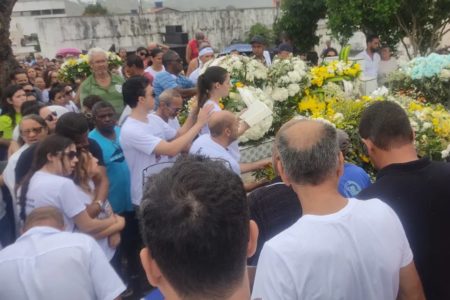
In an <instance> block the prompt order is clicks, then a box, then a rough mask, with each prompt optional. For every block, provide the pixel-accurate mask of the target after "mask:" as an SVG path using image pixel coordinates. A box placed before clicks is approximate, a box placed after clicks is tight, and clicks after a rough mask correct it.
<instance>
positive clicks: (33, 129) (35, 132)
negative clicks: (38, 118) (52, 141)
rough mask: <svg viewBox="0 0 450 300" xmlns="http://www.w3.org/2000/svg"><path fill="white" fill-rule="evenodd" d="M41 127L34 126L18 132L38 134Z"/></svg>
mask: <svg viewBox="0 0 450 300" xmlns="http://www.w3.org/2000/svg"><path fill="white" fill-rule="evenodd" d="M42 129H43V127H42V126H41V127H35V128H30V129H25V130H21V131H20V133H21V134H22V135H30V133H34V134H40V133H41V132H42Z"/></svg>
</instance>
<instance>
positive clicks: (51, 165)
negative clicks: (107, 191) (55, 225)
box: [19, 135, 125, 239]
mask: <svg viewBox="0 0 450 300" xmlns="http://www.w3.org/2000/svg"><path fill="white" fill-rule="evenodd" d="M77 163H78V153H77V150H76V147H75V144H74V143H73V141H72V140H71V139H69V138H66V137H63V136H60V135H51V136H49V137H47V138H46V139H44V140H43V141H42V142H41V143H40V144H39V145H38V147H37V149H36V153H35V156H34V160H33V166H32V168H31V170H30V172H29V173H28V174H27V176H26V177H25V179H24V180H23V182H22V184H21V186H20V191H19V194H20V196H19V199H20V206H21V213H20V215H21V218H22V219H25V217H26V215H28V214H29V213H30V212H31V211H32V210H33V209H34V208H37V207H43V206H53V207H56V208H58V209H59V210H61V212H62V213H63V215H64V223H65V230H66V231H71V232H72V231H74V229H75V226H76V227H77V229H78V230H79V231H81V232H84V233H86V234H89V235H91V236H93V237H94V238H97V239H100V238H105V237H108V236H110V235H112V234H113V233H116V232H118V231H120V230H122V228H123V226H124V225H125V222H124V219H123V218H122V217H119V216H116V215H113V216H111V217H109V218H106V219H102V220H98V219H93V218H91V217H90V216H89V214H88V212H87V210H86V206H85V202H86V201H84V198H85V197H88V196H87V195H86V194H85V193H84V192H83V191H82V190H81V189H80V188H78V187H77V186H76V185H75V183H74V182H73V180H72V179H70V178H68V177H69V176H70V175H71V174H72V172H73V171H74V169H75V167H76V164H77ZM89 201H90V199H89Z"/></svg>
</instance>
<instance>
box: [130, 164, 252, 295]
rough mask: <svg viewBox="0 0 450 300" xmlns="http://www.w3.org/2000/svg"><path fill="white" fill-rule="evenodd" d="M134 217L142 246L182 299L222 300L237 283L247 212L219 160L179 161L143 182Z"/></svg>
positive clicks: (238, 184)
mask: <svg viewBox="0 0 450 300" xmlns="http://www.w3.org/2000/svg"><path fill="white" fill-rule="evenodd" d="M139 217H140V224H141V233H142V238H143V241H144V244H145V246H146V247H147V248H148V249H149V250H150V252H151V255H152V257H153V258H154V259H155V261H156V262H157V263H158V266H159V267H160V269H161V271H162V273H163V274H164V276H165V277H166V278H167V280H168V281H169V282H170V283H171V285H172V286H173V287H174V289H175V290H176V291H177V293H178V294H179V295H180V296H181V298H183V299H185V298H186V299H199V298H202V299H203V298H205V299H219V298H220V299H222V298H224V299H225V298H227V297H228V296H229V294H230V293H232V291H233V287H235V286H236V285H238V284H241V283H240V282H241V281H242V278H243V276H244V274H245V264H246V252H247V245H248V241H249V210H248V204H247V200H246V194H245V190H244V186H243V183H242V181H241V179H240V177H239V176H238V175H236V174H235V173H233V172H232V171H231V170H229V169H228V168H227V167H226V166H225V165H224V164H223V163H222V162H219V161H212V160H210V159H207V158H204V157H200V156H186V157H181V158H179V159H178V160H177V161H176V162H175V164H174V165H173V167H172V168H168V169H165V170H163V171H162V172H161V173H159V174H157V175H155V176H154V177H152V178H151V179H150V180H149V181H148V182H147V184H146V186H145V188H144V194H143V199H142V204H141V210H140V213H139ZM168 224H170V226H168Z"/></svg>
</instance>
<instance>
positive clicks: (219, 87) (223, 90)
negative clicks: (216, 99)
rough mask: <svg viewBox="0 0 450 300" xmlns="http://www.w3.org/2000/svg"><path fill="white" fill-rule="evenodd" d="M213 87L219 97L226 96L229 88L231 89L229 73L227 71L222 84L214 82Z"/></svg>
mask: <svg viewBox="0 0 450 300" xmlns="http://www.w3.org/2000/svg"><path fill="white" fill-rule="evenodd" d="M215 88H216V91H217V92H218V94H219V96H220V97H226V96H228V94H229V93H230V89H231V82H230V74H229V73H227V76H226V78H225V81H224V82H223V83H222V84H221V83H216V84H215Z"/></svg>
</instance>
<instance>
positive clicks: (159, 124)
mask: <svg viewBox="0 0 450 300" xmlns="http://www.w3.org/2000/svg"><path fill="white" fill-rule="evenodd" d="M148 120H149V126H150V128H151V133H152V134H153V135H154V136H156V137H159V138H160V139H162V140H165V141H171V140H173V139H175V137H176V135H177V130H176V129H175V128H174V127H173V126H170V124H169V122H166V121H164V120H163V119H162V118H161V117H160V116H158V115H157V114H156V113H151V114H149V115H148ZM177 157H178V155H175V156H167V155H161V160H160V161H159V162H174V161H175V160H176V159H177Z"/></svg>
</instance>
